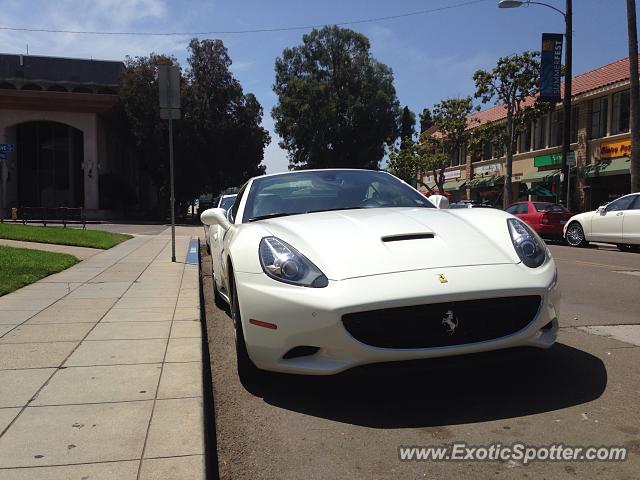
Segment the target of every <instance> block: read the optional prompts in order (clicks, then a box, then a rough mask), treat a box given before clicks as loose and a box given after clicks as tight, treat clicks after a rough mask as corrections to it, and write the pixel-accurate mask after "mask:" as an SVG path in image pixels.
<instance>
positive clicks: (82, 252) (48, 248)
mask: <svg viewBox="0 0 640 480" xmlns="http://www.w3.org/2000/svg"><path fill="white" fill-rule="evenodd" d="M0 245H4V246H7V247H14V248H28V249H30V250H44V251H45V252H53V253H68V254H69V255H73V256H74V257H76V258H77V259H78V260H86V259H87V258H89V257H93V256H94V255H96V254H98V253H100V252H104V250H101V249H99V248H88V247H74V246H71V245H56V244H53V243H40V242H23V241H20V240H7V239H6V238H0Z"/></svg>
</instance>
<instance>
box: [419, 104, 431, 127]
mask: <svg viewBox="0 0 640 480" xmlns="http://www.w3.org/2000/svg"><path fill="white" fill-rule="evenodd" d="M432 126H433V117H432V116H431V110H429V108H427V107H425V108H424V109H423V110H422V113H421V114H420V133H423V132H426V131H427V130H429V129H430V128H431V127H432Z"/></svg>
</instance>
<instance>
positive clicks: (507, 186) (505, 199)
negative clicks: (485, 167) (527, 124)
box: [502, 116, 514, 208]
mask: <svg viewBox="0 0 640 480" xmlns="http://www.w3.org/2000/svg"><path fill="white" fill-rule="evenodd" d="M513 130H514V125H513V116H508V117H507V136H508V137H509V140H508V141H507V142H506V144H505V153H506V164H505V174H504V193H503V195H502V206H503V208H507V207H508V206H509V205H511V204H512V203H513V187H512V184H511V173H512V172H513V149H512V145H513Z"/></svg>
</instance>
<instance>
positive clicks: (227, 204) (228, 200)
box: [218, 195, 236, 210]
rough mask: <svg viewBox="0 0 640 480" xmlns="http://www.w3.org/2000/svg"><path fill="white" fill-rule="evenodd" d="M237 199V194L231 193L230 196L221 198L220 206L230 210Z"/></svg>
mask: <svg viewBox="0 0 640 480" xmlns="http://www.w3.org/2000/svg"><path fill="white" fill-rule="evenodd" d="M235 201H236V195H230V196H228V197H222V200H220V205H218V207H219V208H224V209H225V210H229V209H230V208H231V207H232V206H233V204H234V203H235Z"/></svg>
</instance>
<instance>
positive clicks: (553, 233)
mask: <svg viewBox="0 0 640 480" xmlns="http://www.w3.org/2000/svg"><path fill="white" fill-rule="evenodd" d="M506 212H508V213H510V214H512V215H515V216H516V217H518V218H521V219H522V220H524V221H525V222H527V224H528V225H529V226H530V227H531V228H533V229H534V230H535V231H536V232H538V235H540V236H541V237H544V238H553V239H561V238H562V236H563V228H564V226H565V224H566V223H567V221H568V220H569V219H570V218H571V216H572V215H573V214H572V213H571V212H570V211H569V210H567V209H566V208H565V207H563V206H562V205H559V204H557V203H552V202H517V203H514V204H513V205H510V206H509V207H508V208H506Z"/></svg>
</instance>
